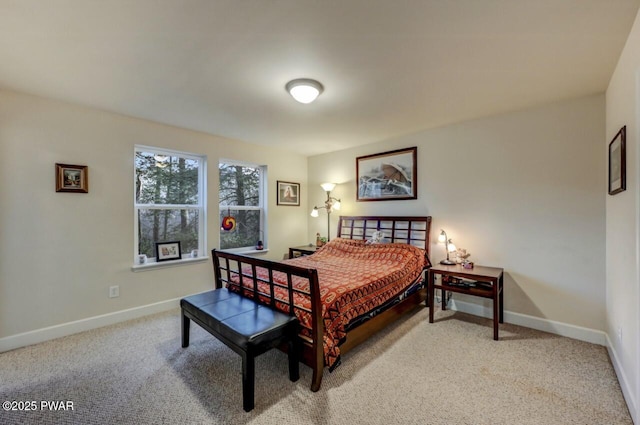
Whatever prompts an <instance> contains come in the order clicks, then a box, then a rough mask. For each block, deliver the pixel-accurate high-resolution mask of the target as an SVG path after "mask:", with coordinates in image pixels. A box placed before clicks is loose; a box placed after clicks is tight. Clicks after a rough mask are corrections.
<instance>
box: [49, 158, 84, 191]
mask: <svg viewBox="0 0 640 425" xmlns="http://www.w3.org/2000/svg"><path fill="white" fill-rule="evenodd" d="M56 192H76V193H88V192H89V170H88V167H87V166H86V165H70V164H56Z"/></svg>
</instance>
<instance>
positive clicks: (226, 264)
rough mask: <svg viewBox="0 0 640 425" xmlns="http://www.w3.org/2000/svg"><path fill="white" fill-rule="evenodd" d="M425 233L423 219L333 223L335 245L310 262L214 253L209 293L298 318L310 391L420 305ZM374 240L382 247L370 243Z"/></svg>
mask: <svg viewBox="0 0 640 425" xmlns="http://www.w3.org/2000/svg"><path fill="white" fill-rule="evenodd" d="M430 227H431V217H428V216H427V217H402V216H340V218H339V224H338V237H337V238H336V239H334V240H332V241H331V242H329V243H328V244H326V245H325V246H323V247H322V248H320V249H318V251H316V253H315V254H313V255H310V256H304V257H298V258H294V259H289V260H285V261H283V262H274V261H268V260H262V259H257V258H253V257H248V256H242V255H237V254H232V253H227V252H223V251H216V250H214V251H213V252H212V255H213V263H214V272H215V276H216V286H217V287H222V286H223V285H224V286H226V287H227V288H229V289H230V290H232V291H235V292H237V293H240V294H242V295H243V296H246V297H249V298H253V299H257V300H259V301H260V302H261V303H263V304H266V305H269V306H271V307H272V308H274V309H277V310H280V311H283V312H286V313H288V314H290V315H295V316H297V317H298V319H299V321H300V324H301V326H300V333H299V337H300V339H301V340H302V347H303V350H302V357H301V358H302V361H303V363H305V364H306V365H308V366H310V367H311V368H312V369H313V378H312V383H311V390H312V391H317V390H318V389H319V388H320V385H321V382H322V375H323V371H324V368H325V367H328V368H329V370H330V371H331V370H333V369H334V368H335V367H337V366H338V365H339V364H340V361H341V355H343V354H344V353H346V352H347V351H349V350H350V349H351V348H353V347H355V346H356V345H358V344H359V343H361V342H363V341H364V340H366V339H367V338H368V337H369V336H370V335H372V334H373V333H375V332H377V331H378V330H380V329H382V328H383V327H384V326H386V325H387V324H388V323H391V322H392V321H394V320H395V319H397V318H398V317H399V316H400V315H402V314H403V313H405V312H408V311H410V310H412V309H413V308H415V307H416V306H417V305H418V304H420V303H421V302H423V301H424V300H425V299H426V287H425V283H424V282H425V279H424V271H425V270H426V269H427V268H428V267H430V266H431V263H430V262H429V255H428V254H429V245H430V244H429V233H430ZM374 232H382V235H383V236H384V240H383V242H384V243H381V244H371V243H369V240H371V239H372V236H373V235H374Z"/></svg>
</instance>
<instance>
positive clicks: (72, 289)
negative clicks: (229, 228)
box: [0, 91, 308, 341]
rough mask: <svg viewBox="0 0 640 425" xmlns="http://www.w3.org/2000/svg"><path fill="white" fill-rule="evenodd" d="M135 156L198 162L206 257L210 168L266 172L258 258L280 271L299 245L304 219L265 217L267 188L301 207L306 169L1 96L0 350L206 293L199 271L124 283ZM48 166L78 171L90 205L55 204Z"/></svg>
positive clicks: (150, 126)
mask: <svg viewBox="0 0 640 425" xmlns="http://www.w3.org/2000/svg"><path fill="white" fill-rule="evenodd" d="M135 144H144V145H150V146H159V147H164V148H170V149H178V150H185V151H189V152H194V153H198V154H205V155H207V158H208V163H209V176H208V192H207V194H208V198H209V208H208V213H209V215H208V244H209V250H210V249H211V248H214V247H216V246H217V245H218V235H219V229H220V224H219V221H218V207H217V203H218V190H217V187H218V174H217V163H218V159H219V158H221V157H222V158H231V159H241V160H244V161H255V162H256V163H260V164H266V165H267V166H268V177H269V194H268V196H269V207H268V222H269V226H270V227H269V232H270V235H271V238H270V246H269V248H270V251H269V253H266V254H262V255H264V257H267V258H272V259H280V258H282V255H283V253H285V252H287V247H288V246H290V245H298V244H299V243H300V241H301V240H302V239H304V235H305V234H306V232H307V217H308V212H307V211H306V208H304V207H300V208H297V207H280V206H276V199H275V192H276V189H275V182H276V180H286V181H294V182H300V183H301V184H302V202H303V203H304V204H305V205H306V203H307V199H306V178H307V159H306V158H305V157H302V156H299V155H295V154H291V153H288V152H284V151H279V150H276V149H267V148H265V147H260V146H255V145H250V144H246V143H242V142H239V141H234V140H229V139H224V138H220V137H214V136H210V135H206V134H203V133H198V132H193V131H188V130H184V129H179V128H175V127H170V126H166V125H161V124H157V123H153V122H149V121H144V120H139V119H135V118H130V117H125V116H121V115H116V114H112V113H107V112H104V111H99V110H95V109H89V108H84V107H81V106H77V105H71V104H66V103H61V102H56V101H51V100H46V99H42V98H38V97H33V96H28V95H25V94H18V93H14V92H7V91H0V179H1V180H0V181H1V182H2V183H1V186H0V341H2V338H5V340H6V338H7V337H10V336H12V335H16V334H21V333H24V332H28V331H33V330H38V329H41V328H45V327H48V326H54V325H59V324H64V323H67V322H71V321H76V320H82V319H86V318H90V317H93V316H98V315H103V314H108V313H113V312H117V311H121V310H125V309H131V308H135V307H139V306H144V305H148V304H152V303H158V302H161V301H164V300H169V299H174V298H177V297H181V296H184V295H187V294H191V293H195V292H200V291H204V290H206V289H207V288H210V287H212V285H213V280H212V279H213V273H212V267H211V263H210V261H207V262H203V263H197V264H191V265H184V266H179V267H173V268H167V269H161V270H153V271H145V272H137V273H134V272H132V271H131V265H132V259H133V204H132V202H133V187H132V184H133V183H132V182H133V149H134V148H133V146H134V145H135ZM56 162H61V163H69V164H81V165H88V167H89V193H88V194H86V195H85V194H75V193H56V192H55V182H54V164H55V163H56ZM282 164H287V165H286V167H283V166H282ZM110 285H120V297H119V298H114V299H109V298H108V287H109V286H110Z"/></svg>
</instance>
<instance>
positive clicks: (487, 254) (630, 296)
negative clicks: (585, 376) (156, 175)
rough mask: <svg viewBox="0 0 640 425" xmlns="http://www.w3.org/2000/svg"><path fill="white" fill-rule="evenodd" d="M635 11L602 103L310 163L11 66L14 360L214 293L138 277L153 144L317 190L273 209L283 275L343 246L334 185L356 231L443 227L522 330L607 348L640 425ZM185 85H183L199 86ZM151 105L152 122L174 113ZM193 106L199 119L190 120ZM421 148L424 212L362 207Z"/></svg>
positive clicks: (513, 114)
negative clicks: (380, 172) (71, 169)
mask: <svg viewBox="0 0 640 425" xmlns="http://www.w3.org/2000/svg"><path fill="white" fill-rule="evenodd" d="M12 3H13V2H5V1H1V2H0V4H2V5H3V6H5V5H10V4H12ZM560 3H562V4H566V5H568V6H567V7H570V5H573V4H575V2H560ZM595 3H598V2H595ZM623 3H624V4H628V5H629V4H630V5H632V6H633V7H635V9H633V10H634V11H633V14H632V16H631V15H629V16H627V15H625V14H624V13H622V12H620V11H618V13H619V15H617V17H618V18H620V19H621V18H623V17H624V18H625V19H626V22H627V26H626V28H627V29H626V32H627V34H629V37H628V41H627V45H626V47H625V49H624V50H622V48H623V45H624V40H627V35H625V36H624V37H623V38H622V42H620V43H618V44H617V45H616V46H617V49H618V51H617V52H618V53H617V54H616V56H615V57H614V58H613V60H610V64H609V65H610V72H609V74H608V75H607V76H606V78H603V79H602V81H604V82H603V83H602V86H601V87H600V88H599V89H598V90H594V91H592V92H589V93H581V94H576V95H575V96H572V97H570V98H566V99H556V100H553V101H548V102H543V103H539V104H535V105H530V106H526V107H525V106H522V107H519V108H514V109H513V110H510V111H501V112H499V113H498V112H496V113H494V114H491V116H483V117H476V118H475V119H465V120H461V121H460V122H457V123H446V124H444V123H443V124H441V125H438V126H435V127H433V128H429V129H407V130H406V131H405V132H403V133H398V134H395V135H392V136H387V137H384V138H375V137H371V138H370V139H369V143H364V144H362V145H359V146H352V147H349V146H346V145H345V146H329V149H328V151H327V152H326V153H320V152H317V153H314V154H311V155H304V154H301V153H296V151H295V150H293V149H292V148H289V147H287V148H284V149H274V148H272V147H269V146H263V145H259V144H252V143H247V142H241V141H239V140H238V139H240V140H243V138H242V137H239V136H235V137H223V136H216V135H212V134H207V133H206V132H197V131H192V130H187V129H184V128H179V127H180V126H171V125H166V124H159V123H157V122H152V121H147V120H143V119H140V118H134V116H135V115H136V114H135V113H128V114H127V113H123V114H117V113H112V112H108V111H109V109H110V108H109V107H108V106H102V107H97V108H95V107H89V106H83V102H81V101H77V100H76V101H74V99H68V98H67V99H66V101H61V100H55V99H56V98H57V96H55V95H54V94H52V93H51V92H46V90H45V89H44V88H42V90H43V92H41V87H40V86H39V85H38V83H35V82H33V83H32V85H30V86H28V87H22V86H19V85H16V86H13V85H12V84H11V83H10V82H11V81H12V80H11V79H10V77H11V76H13V77H14V78H17V76H16V75H15V74H11V73H10V71H13V72H14V73H15V72H16V71H15V70H14V69H13V68H9V67H8V64H7V62H10V61H3V65H2V66H1V67H0V71H1V72H0V76H1V78H0V87H2V92H0V139H1V140H0V152H1V153H2V155H1V158H2V165H3V167H2V181H3V183H2V185H3V186H2V191H1V192H0V197H1V198H0V204H1V205H2V206H3V207H2V209H1V211H0V223H1V229H2V237H1V241H2V242H1V243H2V253H3V255H2V256H1V257H0V258H1V259H0V285H1V286H0V344H1V345H0V347H1V348H2V350H0V351H4V350H5V349H11V348H14V347H16V346H21V345H27V344H31V343H34V342H39V341H41V340H45V339H50V338H54V337H56V336H61V335H66V334H68V333H71V332H73V331H80V330H84V329H89V328H92V327H97V326H100V325H104V324H109V323H113V322H116V321H121V320H125V319H127V318H131V317H135V316H137V315H142V314H147V313H153V312H156V311H161V310H165V309H169V308H172V307H173V305H174V304H172V303H175V304H176V305H177V301H175V300H176V299H179V298H180V297H182V296H184V295H187V294H192V293H196V292H201V291H203V290H205V289H207V288H209V287H210V285H211V282H212V278H213V274H212V270H211V265H210V263H209V262H203V263H197V264H192V265H189V266H184V267H174V268H167V269H163V270H154V271H149V272H141V273H134V272H132V271H131V265H132V252H133V239H132V238H133V220H132V218H133V213H132V202H131V199H132V192H133V185H132V167H133V164H132V152H133V146H134V145H135V144H145V145H151V146H158V147H164V148H169V149H179V150H183V151H187V152H196V153H201V154H204V155H207V159H208V162H209V167H211V166H212V165H214V164H216V162H217V161H218V160H219V159H220V158H234V159H238V160H243V161H247V162H252V163H260V164H266V165H267V166H268V167H269V169H268V176H269V187H270V188H271V187H273V185H275V182H276V181H278V180H283V181H292V182H299V183H301V206H300V207H288V206H287V207H283V206H277V205H276V201H275V196H274V194H273V192H271V193H270V194H269V209H268V225H269V234H270V236H271V237H270V238H269V240H268V252H265V253H264V254H262V255H263V256H265V257H268V258H272V259H276V258H281V257H282V254H283V253H285V252H286V251H287V249H288V248H289V247H290V246H296V245H300V244H303V243H307V242H311V241H312V240H314V239H315V236H314V235H315V234H316V232H321V233H322V234H325V233H326V222H325V221H324V220H322V217H321V218H320V219H312V218H311V217H309V211H310V209H311V208H312V207H313V205H317V204H318V203H320V202H321V201H322V200H323V199H324V193H323V191H322V189H321V188H320V186H319V185H320V183H323V182H325V181H333V182H335V183H338V186H336V189H335V194H336V196H338V197H340V198H341V199H342V201H343V202H342V210H341V212H342V213H344V214H360V213H366V214H371V215H376V214H379V215H383V214H389V213H390V212H391V213H393V214H398V215H430V216H432V217H433V218H434V223H433V227H434V231H435V230H439V229H440V228H443V229H446V230H447V232H449V233H450V237H452V238H453V240H454V242H456V244H457V245H458V246H460V247H464V248H467V249H468V250H469V251H470V252H471V253H472V259H473V260H474V261H476V262H478V263H479V264H488V265H489V264H490V265H497V266H501V267H504V268H505V270H507V273H508V276H507V280H506V283H505V286H506V291H507V292H506V301H505V309H506V311H507V322H510V323H514V324H521V325H524V326H530V327H534V328H535V327H537V328H539V329H543V330H547V331H552V332H554V333H557V334H561V335H567V336H571V337H573V338H577V339H581V340H587V341H590V342H595V343H597V344H601V345H605V346H607V347H608V349H609V352H610V354H611V357H612V359H611V360H612V363H613V364H614V366H616V368H617V369H616V370H617V374H618V379H619V380H620V385H621V387H622V390H623V393H624V394H625V397H626V400H627V404H628V405H629V410H630V411H631V412H632V416H634V418H635V419H636V421H637V417H638V416H637V409H638V404H637V399H638V395H639V394H640V391H639V390H638V388H639V387H640V366H639V350H638V345H639V342H638V338H639V337H638V335H639V333H640V332H639V327H640V324H639V322H640V319H639V313H638V308H637V306H638V304H639V302H640V290H639V287H638V286H639V283H638V277H637V276H638V266H637V262H636V257H637V256H638V249H637V246H636V243H637V241H638V240H639V239H638V228H637V223H638V216H637V214H638V213H637V210H636V203H637V200H638V194H637V166H638V164H637V158H636V155H637V154H636V152H637V150H636V143H637V142H636V140H637V127H638V126H637V120H638V117H637V115H636V114H637V113H636V112H635V111H636V109H637V102H638V96H637V87H636V73H637V69H638V62H639V60H640V57H638V54H637V53H636V52H638V51H640V41H639V40H638V33H639V32H640V24H638V23H637V22H636V24H635V25H634V26H633V28H632V23H633V22H632V21H633V19H634V17H635V16H636V14H637V6H638V5H637V2H629V3H625V2H621V3H620V4H623ZM620 9H624V8H623V7H622V6H621V7H620ZM2 15H3V16H8V15H7V14H2ZM34 19H36V18H35V17H34ZM39 19H43V18H42V17H40V18H39ZM255 19H256V20H257V17H256V18H255ZM58 24H59V25H62V23H60V22H58ZM12 25H17V24H16V23H13V24H12ZM2 28H5V30H6V28H11V25H9V24H8V25H2ZM629 31H630V32H629ZM3 34H4V33H3ZM3 39H4V40H7V42H6V43H4V44H3V46H4V49H5V50H3V52H4V53H3V54H4V55H5V56H4V57H12V56H10V55H19V54H20V52H19V50H20V49H23V48H25V47H27V44H25V45H23V44H21V43H18V42H17V41H15V40H16V39H18V40H21V42H22V43H27V40H28V37H26V36H25V38H24V39H20V38H17V37H13V38H12V37H10V36H7V37H3ZM10 40H11V41H10ZM13 43H15V44H13ZM11 46H15V47H16V49H9V48H10V47H11ZM40 47H41V48H42V46H40ZM46 47H47V45H45V46H44V48H46ZM37 53H38V54H42V53H43V52H42V51H40V50H38V51H37ZM67 53H68V54H69V55H70V56H72V52H67ZM265 54H266V53H265ZM35 56H37V55H34V57H35ZM618 56H619V57H620V60H619V61H618ZM69 59H70V58H67V60H69ZM71 59H72V58H71ZM34 60H35V59H34ZM134 64H135V63H134ZM616 64H617V65H616ZM28 65H29V63H27V64H26V68H25V69H29V70H31V71H32V72H33V73H34V75H35V76H36V77H37V78H39V79H41V80H42V81H43V82H42V83H41V84H43V85H44V84H45V83H44V81H45V80H47V79H48V78H53V77H55V76H56V74H57V72H58V71H57V70H56V69H55V68H48V67H46V66H44V65H39V62H36V63H34V64H32V65H33V67H31V68H30V67H29V66H28ZM103 65H105V64H103ZM7 68H8V70H7V71H5V69H7ZM614 70H615V72H614ZM173 71H174V72H175V74H176V80H179V79H180V78H185V77H184V75H182V74H180V73H179V72H178V71H177V70H173ZM210 71H212V70H210ZM110 72H111V73H114V76H113V79H112V80H100V83H101V84H100V87H101V90H103V91H107V92H108V91H114V90H115V88H116V86H117V84H118V83H119V80H117V78H122V76H121V75H120V74H118V73H117V70H113V69H111V71H110ZM318 72H319V71H318ZM299 76H300V75H297V74H296V75H293V76H291V77H292V78H293V77H299ZM76 77H77V78H79V76H76ZM142 78H143V79H144V76H142ZM318 78H320V77H318ZM54 81H58V80H54ZM81 83H83V84H85V85H84V86H83V85H82V84H81ZM138 83H139V84H140V86H144V84H145V82H144V81H142V80H140V81H139V82H138ZM323 83H324V84H325V85H326V86H327V87H326V91H325V93H323V95H322V96H321V97H320V98H319V100H318V102H319V103H318V104H319V105H322V104H321V103H320V102H322V101H323V100H324V99H323V96H324V98H325V99H327V98H328V97H329V96H330V93H331V90H333V89H332V88H331V85H330V84H329V82H327V81H326V80H323ZM67 84H69V83H67ZM92 84H93V83H92V82H91V81H87V80H80V81H79V84H78V85H79V86H80V87H79V88H78V87H67V86H65V85H62V84H60V85H59V86H58V87H55V89H56V90H62V91H64V90H71V89H72V88H74V89H76V90H80V91H82V90H86V89H88V88H89V87H91V86H92ZM176 84H177V85H179V83H176ZM394 87H395V86H393V85H392V86H390V87H389V90H392V89H393V88H394ZM356 88H357V87H352V88H351V89H352V90H355V89H356ZM377 88H379V87H377ZM50 90H53V88H51V89H50ZM174 90H176V91H177V89H174ZM275 90H276V91H277V93H278V95H279V96H280V95H281V96H282V98H281V99H278V102H281V103H282V104H286V105H287V106H286V107H287V108H289V107H291V108H292V109H293V108H294V105H289V103H290V102H292V100H291V99H290V98H289V97H288V95H287V94H286V92H285V91H284V89H283V88H282V87H280V86H278V87H276V88H275ZM172 93H175V91H174V92H172ZM118 94H119V95H121V96H123V94H122V93H118ZM346 95H348V93H346V94H345V96H346ZM145 101H146V104H147V106H149V107H151V104H153V103H155V102H157V101H158V99H153V98H152V99H146V100H145ZM326 101H327V100H325V102H326ZM469 102H470V101H469ZM295 106H297V105H295ZM310 106H313V105H310ZM182 107H183V108H184V109H186V110H187V111H188V112H189V113H193V114H195V115H197V112H195V111H192V110H190V105H189V104H187V103H185V104H183V105H182ZM291 114H293V116H295V117H296V118H297V119H298V120H300V121H301V122H305V121H308V120H310V117H309V115H310V114H309V112H308V110H303V112H292V113H291ZM221 117H222V118H219V119H220V120H223V119H224V115H221ZM311 118H312V117H311ZM622 125H627V147H628V157H627V167H628V169H627V173H628V175H627V179H628V180H627V190H626V191H625V192H623V193H621V194H618V195H615V196H607V195H606V173H607V163H606V155H607V153H606V152H607V145H608V143H609V142H610V140H611V138H612V137H613V135H614V134H615V133H616V131H617V130H618V129H619V128H620V127H621V126H622ZM182 127H186V126H184V125H183V126H182ZM334 131H335V133H336V135H335V136H336V137H335V138H332V139H338V136H339V133H340V132H341V131H342V130H341V129H337V130H334ZM213 134H219V133H213ZM307 144H317V145H321V144H322V142H320V141H317V140H316V141H315V142H307ZM410 146H417V147H418V175H419V176H420V177H419V179H420V185H419V187H418V191H419V192H418V199H417V200H413V201H394V202H370V203H357V202H356V201H355V190H356V189H355V184H354V176H355V158H356V157H358V156H362V155H368V154H375V153H379V152H385V151H389V150H393V149H399V148H405V147H410ZM293 147H295V144H294V146H293ZM329 150H330V151H331V152H329ZM56 162H66V163H71V164H87V165H88V166H89V169H90V183H89V184H90V192H89V193H88V194H86V195H76V194H59V193H56V192H55V191H54V188H53V164H55V163H56ZM281 164H287V165H286V167H282V166H280V165H281ZM505 176H506V177H505ZM208 178H209V191H210V192H209V202H210V203H212V204H211V209H210V212H209V214H210V215H209V226H208V244H209V247H210V248H211V247H214V246H216V244H217V241H218V238H219V231H218V225H217V214H216V212H217V211H216V210H217V201H216V200H217V193H216V192H217V191H216V190H215V188H216V187H217V177H216V176H215V173H212V172H209V176H208ZM487 199H491V202H487ZM390 210H391V211H390ZM332 229H335V223H332ZM276 235H277V236H276ZM432 239H435V238H434V235H433V233H432ZM432 248H433V251H432V252H433V257H434V260H439V259H440V258H441V257H442V256H443V255H444V250H443V248H442V246H440V245H435V244H434V245H433V247H432ZM112 285H119V287H120V296H119V297H118V298H109V297H108V289H109V287H110V286H112ZM457 301H460V303H459V307H460V308H462V309H464V308H466V309H467V310H468V311H469V312H472V313H483V312H484V310H483V309H482V308H481V306H479V304H477V303H476V302H475V301H473V300H468V299H462V298H461V299H457ZM465 302H466V303H465ZM482 307H484V306H482ZM25 311H27V312H29V314H26V315H25V314H24V312H25ZM434 326H435V325H434ZM618 329H621V331H622V337H621V338H618V336H617V333H618ZM614 353H615V354H614Z"/></svg>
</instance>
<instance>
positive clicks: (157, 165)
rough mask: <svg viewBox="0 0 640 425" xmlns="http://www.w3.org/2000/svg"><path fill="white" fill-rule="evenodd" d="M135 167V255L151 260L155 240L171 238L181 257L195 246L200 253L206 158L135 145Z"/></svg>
mask: <svg viewBox="0 0 640 425" xmlns="http://www.w3.org/2000/svg"><path fill="white" fill-rule="evenodd" d="M134 167H135V188H134V189H135V194H134V196H135V201H134V202H135V226H134V227H135V252H134V254H135V258H136V259H137V258H138V255H140V254H144V255H146V256H147V257H148V262H154V261H155V257H156V252H155V251H156V242H172V241H180V248H181V251H182V257H183V258H189V257H191V253H192V252H193V251H194V250H197V252H198V253H199V255H196V256H203V254H204V249H205V247H206V241H205V234H206V233H205V224H206V222H207V220H206V216H205V205H206V202H205V193H206V192H205V184H204V182H205V173H206V158H205V157H204V156H199V155H194V154H190V153H186V152H176V151H169V150H166V149H159V148H152V147H148V146H136V149H135V164H134ZM135 264H139V262H138V261H135Z"/></svg>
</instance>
